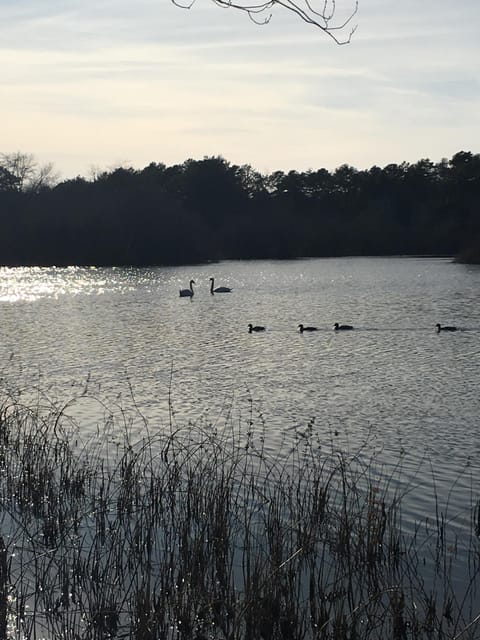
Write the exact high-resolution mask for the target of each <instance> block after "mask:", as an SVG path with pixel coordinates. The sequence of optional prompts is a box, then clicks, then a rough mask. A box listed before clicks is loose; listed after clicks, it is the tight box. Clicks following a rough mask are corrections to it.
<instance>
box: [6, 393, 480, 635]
mask: <svg viewBox="0 0 480 640" xmlns="http://www.w3.org/2000/svg"><path fill="white" fill-rule="evenodd" d="M251 422H252V421H251V420H249V421H248V428H247V429H246V430H245V429H244V428H243V425H242V424H241V423H240V422H239V423H238V425H237V426H235V425H234V423H233V420H232V419H231V417H230V416H229V415H227V416H226V417H225V424H224V425H223V428H222V430H218V431H216V430H214V429H212V430H210V429H207V428H199V427H195V426H192V425H190V426H188V427H187V428H185V429H181V430H180V429H176V428H175V425H173V423H172V424H171V425H170V431H169V432H168V433H163V432H162V433H161V434H156V435H154V436H153V435H147V436H146V437H145V438H142V439H140V440H139V441H137V442H132V439H131V434H129V432H128V429H127V430H125V432H124V436H123V437H122V440H121V442H120V443H119V444H118V445H117V446H115V447H112V448H111V450H110V453H109V455H108V456H106V455H104V450H103V449H102V447H101V446H99V445H98V443H93V442H90V443H87V444H85V445H84V444H82V443H81V441H80V439H79V432H78V429H77V426H76V425H75V424H73V423H72V421H71V420H70V419H69V418H68V415H67V411H66V410H65V409H59V408H56V407H55V405H53V404H52V405H51V406H50V407H49V408H48V410H46V411H45V410H43V409H40V408H39V407H36V408H32V407H28V406H27V407H26V406H22V405H21V404H20V402H19V400H18V398H17V399H12V398H5V399H4V402H3V405H2V406H1V407H0V471H1V474H0V478H1V479H0V638H12V639H16V640H20V639H28V640H29V639H33V638H35V639H37V638H47V639H48V640H54V639H57V638H64V639H68V640H80V639H82V640H83V639H85V640H87V639H88V640H90V639H92V640H94V639H95V640H97V639H98V640H100V639H102V640H103V639H105V638H119V639H122V638H131V639H135V640H150V639H151V640H154V639H155V640H160V639H166V640H174V639H175V640H177V639H178V640H207V639H212V640H213V639H218V640H257V639H258V640H270V639H272V640H273V639H279V640H280V639H285V640H287V639H288V640H303V639H312V640H313V639H317V638H318V639H320V638H331V639H332V640H347V639H349V640H353V639H367V638H372V639H377V638H378V639H379V638H392V639H395V640H397V639H398V640H406V639H410V638H425V639H433V638H438V639H440V638H449V639H454V638H462V639H467V638H470V639H473V638H478V637H479V625H478V618H477V617H476V616H477V614H478V613H479V611H478V610H476V609H475V607H476V606H478V604H479V598H478V594H477V593H476V589H477V586H478V577H479V555H478V548H477V545H476V536H477V535H478V528H479V525H478V522H479V515H478V510H477V511H476V512H475V510H473V509H472V528H471V532H470V537H469V542H468V545H467V551H466V555H467V557H466V558H465V561H464V562H462V563H461V572H462V574H461V575H460V576H458V575H456V573H455V572H456V570H457V567H458V566H459V565H458V563H457V562H456V561H455V560H456V554H457V552H458V550H457V548H456V542H455V540H454V538H452V537H451V536H450V533H449V530H448V526H449V524H448V522H446V521H445V519H444V518H443V517H442V512H441V507H439V505H438V504H437V505H434V513H433V519H431V522H433V525H432V524H431V525H430V526H429V527H428V528H427V527H426V526H425V525H424V523H419V525H418V528H417V529H415V531H414V532H413V533H411V532H409V533H408V534H407V533H406V532H405V531H404V529H403V525H402V495H399V494H398V493H396V492H395V491H393V490H392V483H391V482H390V481H388V480H386V481H384V482H383V483H381V484H378V482H377V481H375V482H374V481H373V480H372V474H370V469H369V465H368V462H367V463H362V462H361V460H360V459H359V457H358V456H354V455H350V456H349V455H347V454H340V453H335V452H333V451H331V452H330V453H329V454H328V455H327V454H326V453H324V454H321V455H320V454H319V453H318V452H314V450H313V448H311V447H308V446H305V442H304V440H305V438H303V440H302V444H301V445H298V447H297V448H295V449H294V450H293V451H292V452H291V455H290V456H289V457H288V459H283V460H281V459H280V458H273V459H272V458H270V457H269V456H267V455H266V453H265V450H264V448H263V442H264V440H263V438H264V434H262V433H260V434H258V433H257V434H256V433H255V430H254V425H252V424H251ZM307 445H308V436H307ZM435 508H436V511H437V512H436V514H435ZM459 585H461V587H459Z"/></svg>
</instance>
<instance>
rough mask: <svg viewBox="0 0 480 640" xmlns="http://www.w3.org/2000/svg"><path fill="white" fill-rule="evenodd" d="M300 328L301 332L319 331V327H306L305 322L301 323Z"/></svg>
mask: <svg viewBox="0 0 480 640" xmlns="http://www.w3.org/2000/svg"><path fill="white" fill-rule="evenodd" d="M298 330H299V331H300V333H303V332H304V331H317V327H304V326H303V324H299V325H298Z"/></svg>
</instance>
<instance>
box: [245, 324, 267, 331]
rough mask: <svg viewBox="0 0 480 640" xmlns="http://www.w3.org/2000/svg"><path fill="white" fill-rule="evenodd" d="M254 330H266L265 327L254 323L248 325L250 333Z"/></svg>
mask: <svg viewBox="0 0 480 640" xmlns="http://www.w3.org/2000/svg"><path fill="white" fill-rule="evenodd" d="M253 331H265V327H259V326H258V325H257V326H253V324H249V325H248V333H252V332H253Z"/></svg>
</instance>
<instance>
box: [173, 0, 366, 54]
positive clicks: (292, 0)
mask: <svg viewBox="0 0 480 640" xmlns="http://www.w3.org/2000/svg"><path fill="white" fill-rule="evenodd" d="M195 1H196V0H186V2H182V1H181V0H172V2H173V4H175V5H177V6H178V7H181V8H182V9H191V7H192V6H193V5H194V4H195ZM212 2H214V3H215V4H216V5H217V6H219V7H222V8H225V9H238V10H240V11H243V12H245V13H246V14H247V15H248V17H249V18H250V19H251V20H252V21H253V22H255V23H256V24H267V23H268V22H270V19H271V17H272V12H273V10H274V9H275V8H276V7H283V8H284V9H287V10H288V11H291V12H292V13H294V14H296V15H297V16H298V17H299V18H300V19H301V20H303V21H304V22H306V23H308V24H311V25H312V26H314V27H317V28H318V29H320V30H321V31H323V32H324V33H325V34H327V35H328V36H330V37H331V38H332V39H333V40H334V41H335V42H336V43H337V44H347V43H349V42H350V40H351V38H352V35H353V34H354V32H355V29H356V25H353V24H352V22H353V18H354V16H355V15H356V13H357V11H358V0H351V2H352V7H351V9H350V11H348V12H347V14H346V15H344V16H343V17H339V16H338V13H337V6H336V0H319V2H318V4H319V6H318V7H315V5H314V3H313V2H311V1H310V0H259V1H258V2H254V3H252V4H250V3H249V2H248V0H240V1H239V2H238V1H237V2H234V0H212Z"/></svg>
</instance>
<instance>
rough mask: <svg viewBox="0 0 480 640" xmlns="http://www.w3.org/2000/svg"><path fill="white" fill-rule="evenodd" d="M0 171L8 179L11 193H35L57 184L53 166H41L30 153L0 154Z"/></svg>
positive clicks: (56, 175) (50, 164)
mask: <svg viewBox="0 0 480 640" xmlns="http://www.w3.org/2000/svg"><path fill="white" fill-rule="evenodd" d="M0 170H1V172H2V175H5V176H9V177H10V180H9V184H10V189H11V190H12V191H31V192H35V193H37V192H38V191H40V190H41V189H43V188H44V187H52V186H53V185H54V184H55V183H56V182H58V173H57V172H56V171H55V169H54V166H53V164H52V163H51V162H49V163H47V164H43V165H41V164H39V163H38V161H37V160H36V159H35V156H34V155H32V154H31V153H21V152H20V151H15V152H14V153H0ZM4 182H5V181H4Z"/></svg>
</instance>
